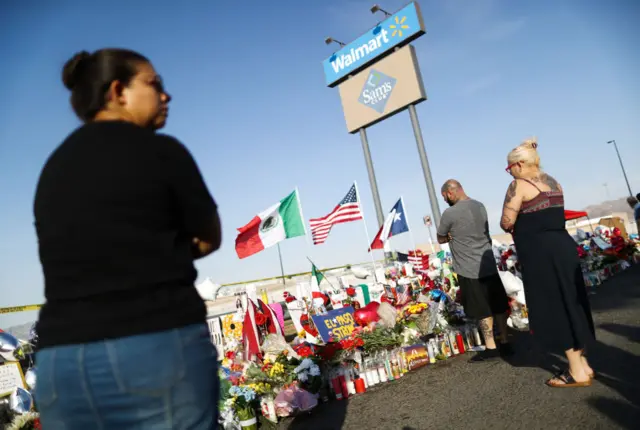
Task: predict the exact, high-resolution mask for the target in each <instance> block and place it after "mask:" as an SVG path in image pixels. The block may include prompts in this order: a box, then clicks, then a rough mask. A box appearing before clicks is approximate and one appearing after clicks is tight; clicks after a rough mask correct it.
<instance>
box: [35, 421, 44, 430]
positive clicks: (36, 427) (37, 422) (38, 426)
mask: <svg viewBox="0 0 640 430" xmlns="http://www.w3.org/2000/svg"><path fill="white" fill-rule="evenodd" d="M33 428H34V429H35V430H42V424H40V418H36V419H35V420H33Z"/></svg>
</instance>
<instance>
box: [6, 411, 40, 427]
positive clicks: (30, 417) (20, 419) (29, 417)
mask: <svg viewBox="0 0 640 430" xmlns="http://www.w3.org/2000/svg"><path fill="white" fill-rule="evenodd" d="M39 416H40V415H39V414H38V413H36V412H27V413H26V414H23V415H17V416H16V417H15V418H14V419H13V421H12V422H11V424H10V425H8V426H7V427H6V428H7V430H20V429H21V428H22V427H24V426H25V425H27V423H30V422H33V421H34V420H35V419H36V418H38V417H39Z"/></svg>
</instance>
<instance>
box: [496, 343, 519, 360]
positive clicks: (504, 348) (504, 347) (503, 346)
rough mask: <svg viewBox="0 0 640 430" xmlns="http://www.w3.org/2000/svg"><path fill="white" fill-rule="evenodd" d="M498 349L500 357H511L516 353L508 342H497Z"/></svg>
mask: <svg viewBox="0 0 640 430" xmlns="http://www.w3.org/2000/svg"><path fill="white" fill-rule="evenodd" d="M498 349H499V350H500V355H501V356H502V357H511V356H513V355H514V354H515V353H516V351H515V350H514V349H513V346H511V344H510V343H500V344H498Z"/></svg>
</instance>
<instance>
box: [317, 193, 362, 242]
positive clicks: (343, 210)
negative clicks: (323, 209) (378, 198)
mask: <svg viewBox="0 0 640 430" xmlns="http://www.w3.org/2000/svg"><path fill="white" fill-rule="evenodd" d="M359 219H362V211H361V210H360V202H359V201H358V192H357V191H356V184H353V185H352V186H351V188H350V189H349V192H348V193H347V195H346V196H344V199H342V201H340V203H338V206H336V207H335V209H334V210H332V211H331V213H330V214H329V215H327V216H324V217H322V218H314V219H310V220H309V225H310V226H311V236H312V237H313V244H314V245H320V244H321V243H324V242H325V240H327V237H329V233H331V227H333V226H334V225H335V224H340V223H343V222H350V221H357V220H359Z"/></svg>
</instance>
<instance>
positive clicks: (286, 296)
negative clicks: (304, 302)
mask: <svg viewBox="0 0 640 430" xmlns="http://www.w3.org/2000/svg"><path fill="white" fill-rule="evenodd" d="M282 295H283V296H284V301H285V302H287V303H291V302H295V301H296V300H298V299H296V296H294V295H293V294H289V292H288V291H285V292H284V293H283V294H282Z"/></svg>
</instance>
